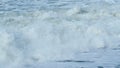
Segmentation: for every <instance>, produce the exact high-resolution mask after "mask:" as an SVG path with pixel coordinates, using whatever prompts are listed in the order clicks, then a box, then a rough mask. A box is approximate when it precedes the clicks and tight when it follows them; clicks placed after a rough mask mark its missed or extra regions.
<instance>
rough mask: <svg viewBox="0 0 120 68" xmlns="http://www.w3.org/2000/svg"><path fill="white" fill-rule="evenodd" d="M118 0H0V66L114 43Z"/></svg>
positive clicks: (118, 41) (119, 43) (118, 40)
mask: <svg viewBox="0 0 120 68" xmlns="http://www.w3.org/2000/svg"><path fill="white" fill-rule="evenodd" d="M119 3H120V2H119V1H117V0H91V1H89V0H22V1H19V0H1V1H0V68H18V67H20V68H21V67H23V66H24V65H25V64H31V65H34V63H41V62H47V61H54V60H66V59H73V58H76V54H77V53H83V52H91V51H94V50H99V49H104V50H106V49H108V50H109V49H115V48H119V47H120V27H119V26H120V13H119V12H120V9H119V8H120V5H119ZM31 67H32V66H31ZM29 68H30V67H29Z"/></svg>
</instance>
